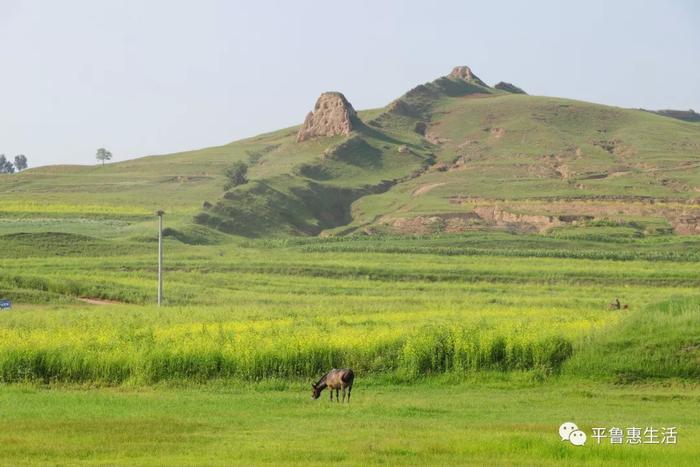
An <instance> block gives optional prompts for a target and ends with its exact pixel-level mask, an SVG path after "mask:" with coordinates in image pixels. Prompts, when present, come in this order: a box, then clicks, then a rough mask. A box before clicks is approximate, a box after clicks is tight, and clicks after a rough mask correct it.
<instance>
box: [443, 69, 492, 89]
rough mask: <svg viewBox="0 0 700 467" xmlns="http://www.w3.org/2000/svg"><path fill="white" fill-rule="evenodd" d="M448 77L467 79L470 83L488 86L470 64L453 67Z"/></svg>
mask: <svg viewBox="0 0 700 467" xmlns="http://www.w3.org/2000/svg"><path fill="white" fill-rule="evenodd" d="M448 78H452V79H459V80H462V81H466V82H468V83H475V84H479V85H481V86H486V83H484V82H483V81H481V80H480V79H479V77H478V76H476V75H475V74H474V73H473V72H472V69H471V68H469V67H468V66H456V67H454V68H453V69H452V72H451V73H450V74H449V75H448Z"/></svg>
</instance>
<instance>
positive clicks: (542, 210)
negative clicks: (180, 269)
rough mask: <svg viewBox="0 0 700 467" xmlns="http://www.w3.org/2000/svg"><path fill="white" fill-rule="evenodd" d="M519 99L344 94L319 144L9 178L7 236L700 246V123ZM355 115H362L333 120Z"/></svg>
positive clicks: (455, 92) (471, 79)
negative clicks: (477, 232) (158, 215)
mask: <svg viewBox="0 0 700 467" xmlns="http://www.w3.org/2000/svg"><path fill="white" fill-rule="evenodd" d="M510 91H513V92H510ZM520 91H521V90H520V89H519V88H517V87H516V86H513V85H510V84H509V85H508V86H504V85H499V86H498V88H495V87H490V86H488V85H486V84H485V83H484V82H483V81H482V80H481V79H479V78H478V77H477V76H476V75H475V74H474V73H473V72H472V71H471V70H470V69H469V68H467V67H457V68H455V69H454V70H453V71H452V73H450V74H449V75H447V76H445V77H441V78H438V79H436V80H435V81H433V82H430V83H426V84H424V85H420V86H417V87H416V88H414V89H412V90H410V91H409V92H407V93H406V94H404V95H403V96H401V97H400V98H399V99H397V100H395V101H393V102H392V103H390V104H389V105H387V106H386V107H385V108H382V109H375V110H369V111H360V112H357V113H355V111H354V109H352V106H351V105H350V104H349V102H348V101H347V99H345V97H342V99H341V98H340V97H337V96H339V94H333V93H330V94H328V95H330V96H335V97H332V101H333V103H332V104H328V103H327V102H326V101H324V102H321V100H320V101H319V103H320V104H318V105H317V106H316V109H315V110H314V114H315V115H314V117H313V118H311V116H309V117H307V122H306V123H305V125H306V124H313V125H316V127H315V128H312V129H309V128H300V127H294V128H288V129H284V130H279V131H276V132H274V133H268V134H264V135H260V136H257V137H254V138H249V139H246V140H241V141H237V142H234V143H231V144H227V145H224V146H219V147H214V148H207V149H202V150H197V151H189V152H184V153H179V154H173V155H167V156H157V157H154V156H151V157H144V158H140V159H134V160H130V161H126V162H121V163H114V164H109V165H107V166H105V167H101V166H94V167H84V166H52V167H43V168H39V169H34V170H29V171H26V172H24V173H21V174H15V175H12V176H9V175H0V196H2V198H3V201H4V203H3V206H2V207H0V210H2V214H1V219H2V220H1V221H0V233H12V232H21V231H31V230H36V229H38V228H39V227H37V226H39V225H41V226H46V225H47V222H48V224H49V225H50V220H51V219H53V218H56V217H57V216H59V215H60V218H61V222H60V226H58V228H59V229H60V230H63V231H66V230H67V231H71V229H73V227H71V225H75V228H74V230H75V231H76V232H80V233H84V232H85V225H86V224H89V225H90V226H91V227H90V228H91V229H92V230H91V231H90V232H92V233H95V234H99V235H102V236H111V237H120V236H127V237H128V236H138V235H141V234H142V233H143V229H142V228H141V226H142V223H143V222H145V221H146V220H147V219H148V218H149V217H150V215H151V212H152V211H153V210H155V209H157V208H163V209H165V210H166V211H167V212H168V213H169V214H170V215H171V217H170V220H171V225H173V226H174V229H175V230H176V231H177V232H179V233H180V234H181V235H182V236H183V238H190V239H192V240H193V241H197V238H204V237H206V236H208V235H209V233H206V232H209V229H214V230H218V231H221V232H226V233H233V234H239V235H246V236H271V235H275V236H276V235H287V234H301V235H318V234H324V235H327V234H347V233H351V232H365V233H370V234H371V233H378V232H391V233H432V232H460V231H464V230H471V229H483V228H488V229H505V230H518V231H550V230H552V229H556V230H568V229H572V228H577V227H581V226H584V227H587V228H594V229H595V228H598V227H604V228H622V229H628V230H629V231H631V232H634V233H636V234H643V233H644V232H647V233H648V232H675V233H680V234H697V233H700V123H699V122H692V121H691V122H689V121H682V120H679V119H675V118H671V117H669V116H665V115H660V114H656V113H652V112H646V111H642V110H632V109H621V108H616V107H608V106H603V105H596V104H589V103H585V102H579V101H573V100H568V99H560V98H551V97H538V96H529V95H526V94H523V93H521V92H520ZM328 95H327V96H328ZM340 96H342V95H340ZM343 102H346V103H347V107H348V108H347V109H346V108H339V109H338V108H335V110H333V109H331V108H330V107H332V106H334V105H339V106H341V107H342V106H344V105H346V104H344V103H343ZM324 106H325V107H324ZM329 106H330V107H329ZM324 112H327V113H324ZM334 118H340V119H345V120H347V121H340V122H334V121H332V119H334ZM309 119H311V120H309ZM329 119H331V120H329ZM300 120H301V118H300ZM300 129H301V130H302V131H300ZM329 129H330V130H329ZM333 129H339V130H337V131H336V130H333ZM302 134H303V135H304V136H303V137H302V136H301V135H302ZM234 161H243V162H245V163H246V164H248V166H249V170H248V178H249V180H250V181H249V182H248V183H246V184H243V185H240V186H237V187H235V188H233V189H231V190H229V191H226V192H225V191H224V188H223V187H224V184H225V180H224V175H223V173H224V170H225V168H226V167H227V166H228V165H229V164H231V163H232V162H234ZM56 224H58V223H56ZM197 226H199V227H197ZM41 228H45V229H50V230H56V229H52V228H51V227H41Z"/></svg>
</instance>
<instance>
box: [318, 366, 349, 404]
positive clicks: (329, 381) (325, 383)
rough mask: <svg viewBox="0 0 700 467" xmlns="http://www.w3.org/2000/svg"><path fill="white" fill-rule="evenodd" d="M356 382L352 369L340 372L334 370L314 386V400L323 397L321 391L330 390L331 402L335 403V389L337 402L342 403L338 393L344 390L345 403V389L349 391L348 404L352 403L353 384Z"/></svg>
mask: <svg viewBox="0 0 700 467" xmlns="http://www.w3.org/2000/svg"><path fill="white" fill-rule="evenodd" d="M353 381H355V373H354V372H353V371H352V370H351V369H350V368H344V369H341V370H338V369H336V368H333V369H332V370H331V371H329V372H328V373H326V374H325V375H323V376H322V377H321V379H319V380H318V382H317V383H316V384H312V385H311V387H312V388H313V393H312V394H311V398H312V399H318V398H319V397H321V391H323V390H324V389H326V388H329V389H330V393H331V402H333V389H335V401H336V402H340V399H339V398H338V392H339V391H340V390H341V389H342V390H343V402H345V389H346V388H347V390H348V402H350V393H351V392H352V383H353Z"/></svg>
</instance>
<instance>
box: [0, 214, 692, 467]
mask: <svg viewBox="0 0 700 467" xmlns="http://www.w3.org/2000/svg"><path fill="white" fill-rule="evenodd" d="M133 222H136V221H133ZM148 225H150V226H151V227H153V226H154V222H153V221H152V220H150V221H148ZM151 230H152V229H151ZM151 235H152V234H151ZM199 235H210V236H211V237H210V242H209V243H210V244H200V245H192V244H188V243H185V242H183V241H180V240H178V239H177V238H176V237H173V236H169V237H166V242H165V249H166V276H165V277H166V279H165V297H166V306H165V307H161V308H158V307H156V306H155V304H154V295H155V285H156V281H155V272H156V269H155V259H156V255H155V252H156V246H157V245H156V243H155V242H154V241H153V239H152V237H150V238H146V237H143V236H142V237H128V238H125V239H104V238H103V239H98V238H95V237H92V236H89V235H84V234H72V233H62V234H59V233H47V232H41V231H39V232H37V233H25V234H18V233H8V234H5V235H3V236H2V241H3V245H4V246H5V247H6V248H3V250H2V252H0V268H1V269H0V295H2V296H3V298H10V299H13V301H14V307H13V309H12V310H11V311H4V312H2V313H0V380H1V381H2V383H3V385H2V387H0V426H3V427H5V429H4V430H3V435H1V436H0V446H2V447H0V457H1V458H2V459H4V461H5V462H7V463H10V464H14V465H17V464H36V463H58V464H60V463H74V462H85V463H97V464H104V463H108V464H114V463H116V464H152V463H156V464H162V463H176V464H187V463H207V464H231V463H239V464H251V463H274V464H279V463H304V464H324V463H328V462H337V463H341V464H356V463H368V462H369V463H389V464H405V463H409V464H443V463H461V464H482V465H483V464H493V465H496V464H498V465H503V464H506V465H508V464H510V465H521V464H523V463H525V464H529V463H536V464H540V465H542V464H544V465H547V464H556V463H559V462H562V461H566V462H568V463H572V464H601V465H602V464H609V463H620V464H630V465H640V464H641V465H644V464H648V465H664V464H668V463H669V462H670V463H673V464H674V465H692V463H693V460H694V459H695V458H696V457H697V455H698V449H697V446H698V443H697V442H696V441H697V440H698V437H699V436H700V423H698V422H697V416H696V415H697V410H696V409H695V407H696V406H697V402H698V401H700V392H699V387H698V385H697V381H698V378H699V377H700V371H699V368H700V365H698V361H699V360H698V359H699V358H700V353H699V350H698V349H700V345H699V344H700V342H698V336H699V335H700V333H699V332H698V331H699V330H700V294H699V293H698V285H700V284H699V283H700V280H699V279H698V275H697V264H698V263H697V257H696V251H697V241H696V240H695V239H693V238H692V237H663V236H659V237H654V236H650V237H645V238H636V237H634V236H630V235H626V234H624V232H622V233H621V232H620V231H618V230H614V229H613V230H608V231H605V232H604V231H602V230H600V229H598V230H597V231H595V232H590V235H589V236H588V237H585V236H584V237H583V238H582V237H581V236H580V235H579V236H578V237H576V238H573V239H572V238H570V236H567V235H560V234H556V233H553V234H551V235H548V236H543V235H529V236H528V235H512V234H505V233H502V234H498V233H478V232H475V233H471V234H462V235H436V236H426V237H408V238H406V237H401V238H399V237H377V238H368V237H367V238H366V237H350V238H344V239H338V238H329V239H302V238H298V239H291V238H290V239H278V240H243V239H231V238H229V239H227V240H226V241H221V238H220V237H218V236H217V235H218V234H215V233H213V232H206V231H204V230H201V231H199ZM601 235H607V237H606V238H603V239H602V240H601V238H600V236H601ZM616 297H619V298H620V300H621V301H622V302H623V303H625V304H628V305H629V308H628V309H627V310H621V311H610V310H608V303H609V302H611V301H612V300H613V299H614V298H616ZM84 298H91V299H101V300H104V301H105V303H106V304H104V305H93V304H87V303H84V302H82V301H81V299H84ZM344 366H348V367H352V368H354V369H355V371H356V373H357V375H358V376H357V380H356V388H355V390H354V391H353V402H352V403H351V404H350V405H349V406H338V405H337V404H335V403H334V404H333V405H331V404H330V403H329V402H328V399H327V397H328V396H327V393H324V394H323V397H322V399H321V400H319V401H311V400H310V388H309V384H310V383H311V382H313V381H315V380H316V379H318V377H319V376H320V375H321V374H323V372H324V371H326V370H327V369H329V368H331V367H344ZM568 419H572V420H574V421H575V422H576V423H578V424H579V426H583V427H587V428H590V427H593V426H607V425H610V426H615V424H630V425H631V424H646V425H659V426H666V425H668V424H675V425H677V426H679V427H680V428H679V430H680V431H679V441H678V445H676V446H610V445H604V444H603V445H596V444H594V443H593V442H592V441H593V440H589V444H587V445H586V446H585V447H583V448H576V447H574V446H571V445H565V443H562V442H561V441H560V440H559V438H558V436H557V429H558V426H559V425H560V424H561V423H563V422H564V421H567V420H568ZM646 425H643V426H646ZM47 440H48V442H47ZM618 448H619V449H618Z"/></svg>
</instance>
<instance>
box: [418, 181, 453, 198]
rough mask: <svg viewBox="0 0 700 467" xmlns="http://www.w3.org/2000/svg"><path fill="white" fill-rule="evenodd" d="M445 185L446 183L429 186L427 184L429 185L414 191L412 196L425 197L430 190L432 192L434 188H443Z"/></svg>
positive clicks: (430, 184)
mask: <svg viewBox="0 0 700 467" xmlns="http://www.w3.org/2000/svg"><path fill="white" fill-rule="evenodd" d="M444 184H445V182H440V183H429V184H427V185H423V186H421V187H418V188H416V189H415V190H413V193H411V196H420V195H424V194H426V193H427V192H429V191H430V190H432V189H433V188H437V187H439V186H442V185H444Z"/></svg>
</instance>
